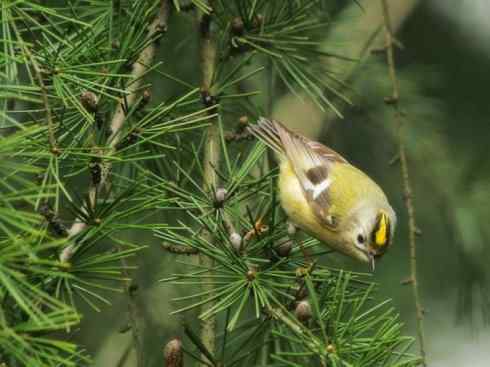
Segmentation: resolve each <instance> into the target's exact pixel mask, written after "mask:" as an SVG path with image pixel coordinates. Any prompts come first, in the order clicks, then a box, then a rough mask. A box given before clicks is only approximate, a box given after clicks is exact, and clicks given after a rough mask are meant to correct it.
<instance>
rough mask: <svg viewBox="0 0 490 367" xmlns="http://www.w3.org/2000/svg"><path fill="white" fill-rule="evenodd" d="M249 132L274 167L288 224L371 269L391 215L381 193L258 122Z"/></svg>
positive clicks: (299, 140)
mask: <svg viewBox="0 0 490 367" xmlns="http://www.w3.org/2000/svg"><path fill="white" fill-rule="evenodd" d="M249 131H250V132H251V133H252V134H254V135H255V136H257V137H258V138H259V139H261V140H262V141H264V142H265V143H266V144H267V145H269V147H271V148H272V149H273V150H274V151H275V152H276V153H277V155H278V158H279V161H280V174H279V182H278V185H279V197H280V200H281V205H282V207H283V209H284V211H285V212H286V214H287V216H288V217H289V219H290V220H291V221H292V222H293V223H295V224H296V225H297V226H298V227H299V228H301V229H303V230H304V231H305V232H307V233H308V234H310V235H312V236H313V237H316V238H317V239H319V240H320V241H322V242H324V243H326V244H327V245H329V246H330V247H332V248H334V249H335V250H337V251H339V252H342V253H344V254H346V255H348V256H350V257H352V258H355V259H358V260H360V261H364V262H368V261H369V262H371V265H372V266H373V264H374V257H380V256H382V255H383V254H384V252H385V250H386V248H387V247H388V245H389V244H390V243H391V239H392V237H393V230H394V226H395V224H396V215H395V213H394V211H393V209H392V208H391V206H390V205H389V203H388V200H387V198H386V196H385V194H384V193H383V191H382V190H381V188H380V187H379V186H378V185H377V184H376V183H375V182H374V181H373V180H371V178H369V176H367V175H366V174H365V173H364V172H362V171H361V170H359V169H357V168H356V167H354V166H352V165H351V164H350V163H348V161H347V160H346V159H344V158H343V157H342V156H340V155H339V154H338V153H336V152H334V151H333V150H331V149H330V148H328V147H325V146H324V145H321V144H320V143H317V142H314V141H311V140H309V139H307V138H305V137H303V136H301V135H298V134H295V133H293V132H291V131H289V130H288V129H286V128H285V127H284V126H283V125H282V124H280V123H279V122H277V121H270V120H266V119H260V120H259V123H258V124H257V125H254V126H251V127H250V128H249Z"/></svg>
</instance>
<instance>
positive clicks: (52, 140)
mask: <svg viewBox="0 0 490 367" xmlns="http://www.w3.org/2000/svg"><path fill="white" fill-rule="evenodd" d="M13 28H14V32H15V34H16V36H17V38H18V39H19V40H21V42H20V45H21V47H22V50H23V51H24V54H25V55H27V58H28V59H29V61H30V63H31V64H32V68H33V69H34V75H35V77H36V79H37V83H38V84H39V88H40V89H41V98H42V101H43V105H44V109H45V111H46V122H47V125H48V142H49V147H50V150H51V153H53V154H54V155H58V154H60V149H59V148H58V143H57V142H56V136H55V131H54V130H55V128H54V121H53V115H52V113H51V106H50V104H49V98H48V91H47V88H46V85H45V84H44V81H43V77H42V74H41V68H40V67H39V64H38V63H37V61H36V58H35V57H34V55H33V54H32V52H31V50H29V47H27V46H26V44H25V42H24V41H23V40H22V37H21V34H20V32H19V31H18V29H17V27H16V26H15V23H13Z"/></svg>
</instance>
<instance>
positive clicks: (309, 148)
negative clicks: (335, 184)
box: [249, 118, 347, 229]
mask: <svg viewBox="0 0 490 367" xmlns="http://www.w3.org/2000/svg"><path fill="white" fill-rule="evenodd" d="M249 131H250V132H251V133H252V134H254V135H255V136H257V137H258V138H259V139H261V140H262V141H264V142H265V143H266V144H267V145H269V146H270V147H271V148H272V149H274V150H275V151H276V152H278V153H279V154H283V155H285V156H286V157H287V159H288V160H289V162H290V163H291V165H292V167H293V169H294V172H295V174H296V176H297V177H298V180H299V182H300V184H301V187H302V188H303V192H304V194H305V197H306V199H307V200H308V202H309V203H310V204H311V207H312V209H313V211H314V213H315V215H316V216H317V218H318V219H320V220H321V221H322V222H323V223H325V224H327V225H328V226H329V227H330V228H332V229H334V228H335V227H336V226H337V224H338V223H337V221H336V218H334V217H332V216H331V215H329V208H330V206H331V205H330V201H329V195H328V191H329V190H328V188H329V187H330V185H331V184H332V180H333V178H332V177H331V175H330V170H331V166H332V164H333V163H347V160H346V159H345V158H344V157H342V156H341V155H340V154H338V153H336V152H335V151H333V150H332V149H330V148H327V147H326V146H324V145H323V144H320V143H318V142H314V141H312V140H310V139H307V138H306V137H304V136H302V135H299V134H296V133H294V132H292V131H290V130H289V129H287V128H286V127H284V126H283V125H282V124H281V123H279V122H277V121H270V120H267V119H265V118H260V119H259V122H258V124H257V125H255V126H253V127H251V128H250V129H249Z"/></svg>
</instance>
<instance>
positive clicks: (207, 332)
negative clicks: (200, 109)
mask: <svg viewBox="0 0 490 367" xmlns="http://www.w3.org/2000/svg"><path fill="white" fill-rule="evenodd" d="M211 20H212V18H211V15H209V14H199V36H200V62H201V96H202V100H203V103H204V105H205V106H207V107H210V106H212V105H216V99H215V97H214V95H213V90H212V85H213V79H214V73H215V66H216V57H217V50H216V40H215V39H214V35H213V33H212V30H211ZM212 112H215V111H212ZM206 134H207V135H206V144H205V150H204V158H203V159H204V161H203V170H204V173H203V184H204V187H205V188H206V189H207V190H208V192H209V193H210V194H212V193H213V192H214V190H215V189H216V188H217V187H218V176H217V174H216V171H215V167H218V165H219V161H220V150H219V143H220V138H219V125H218V121H217V119H216V118H215V119H213V120H211V123H210V125H209V127H208V128H207V131H206ZM206 236H207V237H208V240H209V241H212V234H211V233H207V234H206ZM199 263H200V264H201V265H202V266H205V267H206V268H208V269H212V268H213V260H212V259H210V258H209V257H207V256H206V255H204V254H200V255H199ZM202 288H203V290H205V291H211V292H212V290H213V285H212V284H209V283H206V284H203V285H202ZM204 307H205V308H204V310H207V309H208V308H209V307H212V305H210V304H209V303H208V304H206V305H205V306H204ZM201 340H202V342H203V344H204V346H205V347H206V349H207V350H208V351H209V352H210V353H211V354H214V351H215V347H216V319H215V317H209V318H207V319H206V320H202V321H201ZM202 357H203V360H207V358H206V356H205V355H203V356H202ZM203 366H205V364H203Z"/></svg>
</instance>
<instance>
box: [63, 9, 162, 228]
mask: <svg viewBox="0 0 490 367" xmlns="http://www.w3.org/2000/svg"><path fill="white" fill-rule="evenodd" d="M168 1H169V0H161V2H160V8H159V11H158V14H157V16H156V18H155V19H154V20H153V22H152V23H151V24H150V25H149V27H148V34H149V36H150V38H151V37H153V36H155V35H157V34H159V33H160V34H163V33H165V32H166V31H167V23H168V16H169V12H170V5H169V2H168ZM156 48H157V43H156V41H155V42H152V43H150V44H149V45H148V46H147V47H146V48H144V49H143V51H141V53H140V55H139V57H138V59H137V60H136V62H135V63H134V64H132V73H131V76H132V80H133V82H132V83H131V84H130V85H129V86H128V92H129V94H128V95H126V96H125V99H121V102H120V103H119V104H118V106H117V107H116V111H115V112H114V115H113V117H112V120H111V123H110V130H111V135H110V136H109V139H108V144H109V148H110V150H109V152H108V153H106V154H108V155H112V154H114V153H115V152H116V150H117V144H118V143H119V142H120V140H121V135H120V133H121V130H122V128H123V126H124V120H125V119H126V108H129V107H131V106H132V105H133V104H134V103H135V102H136V99H137V97H138V89H139V87H140V86H141V83H142V82H143V76H144V75H145V73H146V71H147V70H148V68H149V67H150V66H151V64H152V62H153V59H154V57H155V52H156ZM105 168H106V169H105V170H103V174H102V175H101V177H100V182H98V184H97V185H95V184H92V185H91V186H90V189H89V201H90V205H91V207H92V208H93V207H95V201H96V197H97V191H98V190H99V188H101V187H103V186H104V185H105V184H106V182H107V179H108V178H109V175H110V171H111V165H110V164H109V163H106V167H105ZM86 227H87V224H86V223H83V222H81V221H80V220H78V219H77V220H75V222H74V223H73V225H72V226H71V228H70V229H69V231H68V233H69V237H73V236H76V235H77V234H79V233H80V232H82V231H83V230H84V229H85V228H86Z"/></svg>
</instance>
